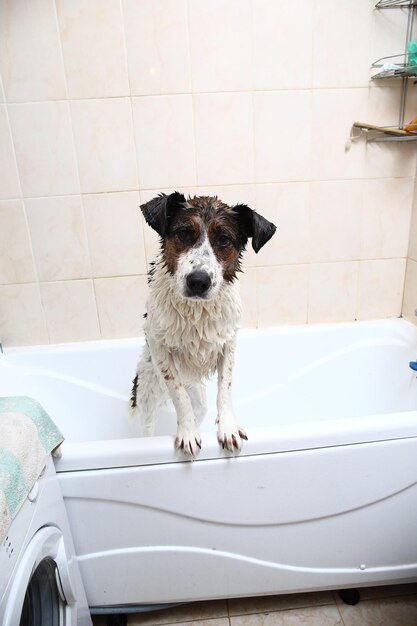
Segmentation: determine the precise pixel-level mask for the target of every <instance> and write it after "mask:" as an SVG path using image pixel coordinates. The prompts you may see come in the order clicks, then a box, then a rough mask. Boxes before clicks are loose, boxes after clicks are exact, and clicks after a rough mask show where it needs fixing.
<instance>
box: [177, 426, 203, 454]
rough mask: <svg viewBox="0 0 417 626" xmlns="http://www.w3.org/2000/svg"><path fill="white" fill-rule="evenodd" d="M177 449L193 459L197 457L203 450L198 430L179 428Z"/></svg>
mask: <svg viewBox="0 0 417 626" xmlns="http://www.w3.org/2000/svg"><path fill="white" fill-rule="evenodd" d="M175 447H176V448H177V449H178V450H181V451H182V452H184V454H189V455H190V456H191V457H195V456H197V454H198V452H199V451H200V450H201V437H200V434H199V432H198V430H197V429H196V428H178V430H177V436H176V437H175Z"/></svg>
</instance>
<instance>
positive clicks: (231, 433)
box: [217, 424, 248, 452]
mask: <svg viewBox="0 0 417 626" xmlns="http://www.w3.org/2000/svg"><path fill="white" fill-rule="evenodd" d="M217 439H218V441H219V443H220V445H221V446H222V447H223V450H224V449H225V448H226V449H227V450H229V452H234V451H235V450H237V451H238V452H240V450H241V449H242V445H243V439H244V440H245V441H247V440H248V436H247V434H246V433H245V431H244V429H243V428H242V427H241V426H238V425H237V424H233V425H231V426H226V427H223V428H222V427H221V426H220V425H219V430H218V432H217Z"/></svg>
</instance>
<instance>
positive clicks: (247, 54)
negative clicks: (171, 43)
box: [188, 0, 253, 92]
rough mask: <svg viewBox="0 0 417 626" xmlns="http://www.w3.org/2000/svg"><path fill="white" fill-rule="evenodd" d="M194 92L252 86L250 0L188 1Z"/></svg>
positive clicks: (229, 89) (236, 89)
mask: <svg viewBox="0 0 417 626" xmlns="http://www.w3.org/2000/svg"><path fill="white" fill-rule="evenodd" d="M188 15H189V37H190V50H191V71H192V83H193V90H194V92H202V91H205V92H207V91H239V90H249V89H251V88H252V80H253V79H252V3H251V1H250V0H211V2H207V1H206V0H192V2H189V3H188Z"/></svg>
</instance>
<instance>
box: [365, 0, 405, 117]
mask: <svg viewBox="0 0 417 626" xmlns="http://www.w3.org/2000/svg"><path fill="white" fill-rule="evenodd" d="M390 12H391V13H396V11H390ZM392 82H393V84H392ZM386 84H387V85H388V86H386ZM406 105H407V106H406V110H405V112H404V116H405V120H406V121H408V120H411V119H412V118H413V117H415V115H416V112H415V102H414V98H410V97H408V99H407V101H406ZM399 115H400V90H399V89H398V83H397V82H396V81H395V80H394V81H371V82H370V88H369V100H368V115H367V120H372V124H377V125H380V126H398V123H399ZM361 121H362V120H361Z"/></svg>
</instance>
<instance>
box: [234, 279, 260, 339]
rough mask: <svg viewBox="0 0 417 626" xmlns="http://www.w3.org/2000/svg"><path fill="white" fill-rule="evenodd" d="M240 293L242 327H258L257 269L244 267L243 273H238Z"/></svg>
mask: <svg viewBox="0 0 417 626" xmlns="http://www.w3.org/2000/svg"><path fill="white" fill-rule="evenodd" d="M238 280H239V287H240V295H241V298H242V307H243V313H242V320H241V323H240V327H241V328H256V327H257V325H258V294H257V269H256V267H244V269H243V273H239V274H238Z"/></svg>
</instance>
